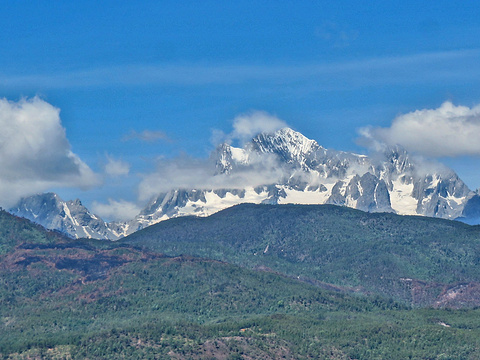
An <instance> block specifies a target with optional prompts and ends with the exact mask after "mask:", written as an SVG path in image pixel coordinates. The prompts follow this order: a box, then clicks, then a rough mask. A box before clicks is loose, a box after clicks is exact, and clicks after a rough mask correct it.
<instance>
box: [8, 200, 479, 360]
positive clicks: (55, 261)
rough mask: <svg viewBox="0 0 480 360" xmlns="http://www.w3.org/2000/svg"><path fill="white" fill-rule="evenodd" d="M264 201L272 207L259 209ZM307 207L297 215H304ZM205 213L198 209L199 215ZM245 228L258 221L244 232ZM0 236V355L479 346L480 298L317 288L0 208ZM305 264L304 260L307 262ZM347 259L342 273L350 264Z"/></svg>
mask: <svg viewBox="0 0 480 360" xmlns="http://www.w3.org/2000/svg"><path fill="white" fill-rule="evenodd" d="M292 209H295V210H294V211H295V212H297V211H300V212H302V211H303V210H302V209H297V208H296V207H293V208H292ZM239 210H241V211H246V213H249V214H250V215H251V216H252V217H250V219H251V222H250V224H253V225H255V224H257V225H258V224H259V223H255V222H254V220H258V221H260V223H261V221H262V217H265V218H266V219H268V218H269V217H270V216H274V217H277V218H278V220H280V221H281V218H279V217H278V216H279V214H280V213H281V212H282V211H285V210H287V213H289V211H291V210H288V207H281V208H278V209H276V208H270V207H263V208H257V207H249V206H245V207H240V208H238V209H233V210H232V211H233V212H235V211H239ZM259 210H260V212H259ZM265 210H267V212H265ZM277 210H280V213H278V212H277ZM304 210H305V209H304ZM306 210H309V209H306ZM333 210H335V211H340V212H341V211H342V209H338V208H333ZM264 212H265V214H270V215H265V214H264V215H262V216H260V213H264ZM309 213H310V211H306V212H305V213H304V215H303V216H304V217H305V221H306V223H308V221H307V219H308V218H309V216H311V214H310V215H308V214H309ZM275 214H276V215H275ZM347 214H354V215H355V214H356V215H358V214H357V213H355V212H354V213H347ZM225 215H227V218H228V213H226V214H225V213H224V214H219V216H220V217H222V216H225ZM307 215H308V216H307ZM247 218H248V217H247V216H245V217H244V220H245V219H247ZM212 219H215V218H211V219H203V220H206V221H207V224H208V222H209V221H212ZM352 219H353V217H352ZM185 220H187V223H188V224H190V225H188V226H186V225H185V224H184V226H181V227H180V228H183V230H184V231H186V232H187V233H188V232H189V231H196V229H195V228H194V227H190V226H191V224H198V219H185ZM297 220H298V219H297ZM277 223H278V221H277V222H272V224H277ZM173 224H174V226H175V227H176V226H177V225H178V224H181V223H178V224H176V222H173ZM175 224H176V225H175ZM445 224H446V225H448V224H449V223H445ZM247 225H248V224H247ZM287 225H288V224H287ZM365 226H367V224H366V225H365ZM177 229H178V228H177ZM465 229H470V228H465ZM197 230H198V229H197ZM224 230H225V231H226V228H225V229H224ZM293 230H294V229H292V231H293ZM307 230H308V229H307ZM173 233H175V231H173ZM248 233H251V234H254V233H255V232H254V231H253V230H252V231H245V232H244V234H248ZM241 234H242V233H239V234H238V235H241ZM268 234H269V235H270V236H271V239H275V238H278V239H280V240H279V241H283V240H285V241H287V240H289V239H288V237H286V235H285V237H278V235H279V234H281V233H272V232H270V233H268ZM285 234H287V233H286V231H285ZM292 234H293V233H292ZM179 235H181V234H179ZM204 235H207V233H205V234H204ZM224 235H225V236H229V233H228V232H225V233H224ZM234 235H235V234H231V238H234V237H235V236H234ZM300 235H301V234H300ZM292 236H293V235H292ZM302 236H304V235H302ZM187 238H188V237H185V238H184V239H187ZM247 238H248V236H246V235H244V239H247ZM212 239H213V240H212V241H218V238H214V237H212ZM224 241H225V242H227V240H226V239H225V240H224ZM236 241H237V242H236V243H237V249H239V248H241V247H240V246H239V245H238V242H239V241H240V240H238V239H237V240H236ZM187 243H188V241H187V240H185V242H179V244H184V245H182V246H186V244H187ZM234 243H235V242H234ZM299 243H301V241H300V240H299ZM345 243H348V242H346V241H345ZM0 245H1V246H2V253H1V254H0V279H1V281H0V358H2V359H10V360H13V359H119V358H123V359H229V360H232V359H263V360H269V359H270V360H273V359H278V358H285V359H339V360H340V359H362V360H367V359H373V358H383V359H406V358H410V359H426V358H440V357H442V356H443V357H445V358H450V359H476V358H478V356H480V354H479V349H480V340H479V339H480V327H479V323H480V322H479V321H478V318H479V315H480V314H479V313H480V311H479V310H478V309H462V310H450V309H448V310H444V309H411V308H410V307H408V306H405V305H404V304H399V303H397V302H394V301H391V300H386V299H382V298H381V297H378V296H367V297H364V296H358V295H352V294H349V293H346V292H343V291H338V290H340V289H336V290H337V291H329V290H325V289H322V288H321V287H319V286H316V285H312V284H308V283H305V282H302V281H298V280H297V279H292V278H288V277H285V276H282V275H281V274H277V273H275V272H271V271H252V270H249V269H245V268H242V267H238V266H235V265H231V264H228V263H225V262H220V261H215V260H209V259H199V258H195V257H191V256H178V257H169V256H165V255H162V254H159V253H157V252H154V251H149V250H147V249H143V250H142V249H140V248H138V247H133V246H131V245H129V244H125V243H121V242H108V241H94V240H82V239H80V240H73V239H69V238H64V237H62V236H61V235H59V234H56V233H51V232H47V231H46V230H44V229H42V228H41V227H38V226H36V225H33V224H32V223H30V222H29V221H26V220H24V219H19V218H16V217H14V216H12V215H10V214H7V213H4V212H0ZM244 245H248V242H246V243H245V244H244ZM190 246H192V244H191V243H190ZM270 247H271V248H272V252H270V250H268V249H267V251H266V252H265V254H263V251H265V249H263V251H262V252H261V254H263V255H260V256H264V257H265V258H269V257H270V258H271V259H277V260H276V261H277V265H278V267H279V268H281V267H282V266H284V265H285V264H288V263H291V264H292V267H291V268H288V269H295V267H294V266H296V263H295V262H294V261H290V260H288V259H287V260H285V259H282V258H281V257H280V255H276V256H271V255H270V254H272V253H273V252H274V251H276V250H275V248H276V245H275V244H274V243H273V242H271V245H269V248H270ZM232 253H233V250H232V251H230V255H231V254H232ZM242 253H246V251H245V250H242V251H239V254H240V255H241V254H242ZM280 253H281V251H280ZM220 254H221V253H217V255H218V256H220ZM253 256H255V257H256V256H259V254H257V255H253ZM239 258H242V256H240V257H239ZM245 258H248V257H247V256H245ZM305 264H306V267H305V269H307V268H308V267H309V268H310V269H312V271H313V270H315V268H314V267H312V265H311V263H308V262H305ZM271 265H272V266H273V265H275V261H272V264H271ZM286 268H287V267H286ZM263 270H266V269H265V268H263ZM315 271H316V270H315ZM345 271H346V274H348V271H349V269H348V266H347V267H346V268H345ZM324 285H325V284H324Z"/></svg>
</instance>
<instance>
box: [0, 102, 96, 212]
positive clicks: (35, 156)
mask: <svg viewBox="0 0 480 360" xmlns="http://www.w3.org/2000/svg"><path fill="white" fill-rule="evenodd" d="M0 129H1V131H0V169H1V171H0V204H1V205H2V206H4V207H8V206H11V205H13V204H14V203H15V202H16V201H17V200H18V199H19V198H20V197H22V196H28V195H32V194H35V193H38V192H42V191H45V190H47V189H49V188H52V187H80V188H88V187H91V186H94V185H97V184H98V183H99V178H98V176H97V175H96V174H95V173H94V172H93V171H92V170H91V169H90V168H89V167H88V165H86V164H85V163H84V162H83V161H82V160H80V158H79V157H78V156H77V155H76V154H74V153H73V152H72V151H71V146H70V143H69V142H68V140H67V137H66V134H65V129H64V128H63V127H62V125H61V121H60V110H59V109H58V108H55V107H54V106H52V105H50V104H49V103H47V102H45V101H43V100H42V99H40V98H38V97H34V98H31V99H26V98H23V99H21V100H19V101H18V102H13V101H8V100H7V99H0Z"/></svg>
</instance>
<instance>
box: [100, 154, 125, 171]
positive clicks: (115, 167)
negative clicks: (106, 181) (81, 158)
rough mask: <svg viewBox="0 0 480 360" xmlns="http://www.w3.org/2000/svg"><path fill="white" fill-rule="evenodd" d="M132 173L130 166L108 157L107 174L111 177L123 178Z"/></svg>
mask: <svg viewBox="0 0 480 360" xmlns="http://www.w3.org/2000/svg"><path fill="white" fill-rule="evenodd" d="M129 172H130V164H129V163H127V162H125V161H122V160H116V159H114V158H112V157H111V156H109V155H107V163H106V164H105V174H107V175H109V176H122V175H128V173H129Z"/></svg>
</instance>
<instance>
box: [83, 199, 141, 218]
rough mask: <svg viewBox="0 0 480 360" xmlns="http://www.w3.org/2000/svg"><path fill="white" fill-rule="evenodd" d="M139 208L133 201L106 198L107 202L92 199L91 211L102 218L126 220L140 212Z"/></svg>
mask: <svg viewBox="0 0 480 360" xmlns="http://www.w3.org/2000/svg"><path fill="white" fill-rule="evenodd" d="M140 210H141V208H140V207H139V206H137V205H136V204H135V203H132V202H129V201H125V200H119V201H117V200H113V199H108V203H106V204H105V203H100V202H98V201H94V202H93V204H92V211H93V212H94V213H95V214H98V215H99V216H100V217H101V218H103V219H108V220H116V221H126V220H131V219H133V218H134V217H135V216H137V215H138V214H139V213H140Z"/></svg>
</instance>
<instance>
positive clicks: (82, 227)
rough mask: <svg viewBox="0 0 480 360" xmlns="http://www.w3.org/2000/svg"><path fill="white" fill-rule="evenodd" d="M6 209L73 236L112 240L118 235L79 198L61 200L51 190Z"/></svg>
mask: <svg viewBox="0 0 480 360" xmlns="http://www.w3.org/2000/svg"><path fill="white" fill-rule="evenodd" d="M10 212H11V213H12V214H14V215H17V216H21V217H24V218H26V219H29V220H31V221H33V222H36V223H38V224H40V225H42V226H44V227H46V228H47V229H52V230H58V231H60V232H62V233H64V234H66V235H68V236H71V237H74V238H94V239H109V240H116V239H118V238H119V237H120V236H119V235H118V234H115V232H114V231H112V229H111V228H110V226H109V225H108V224H106V223H105V222H104V221H103V220H102V219H101V218H100V217H98V216H96V215H95V214H92V213H91V212H90V211H88V209H87V208H86V207H84V206H83V205H82V203H81V202H80V200H78V199H77V200H73V201H72V200H70V201H63V200H62V199H61V198H60V197H59V196H58V195H57V194H54V193H45V194H39V195H34V196H30V197H27V198H24V199H22V200H20V202H19V203H18V204H17V205H16V206H15V207H13V208H11V209H10Z"/></svg>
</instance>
